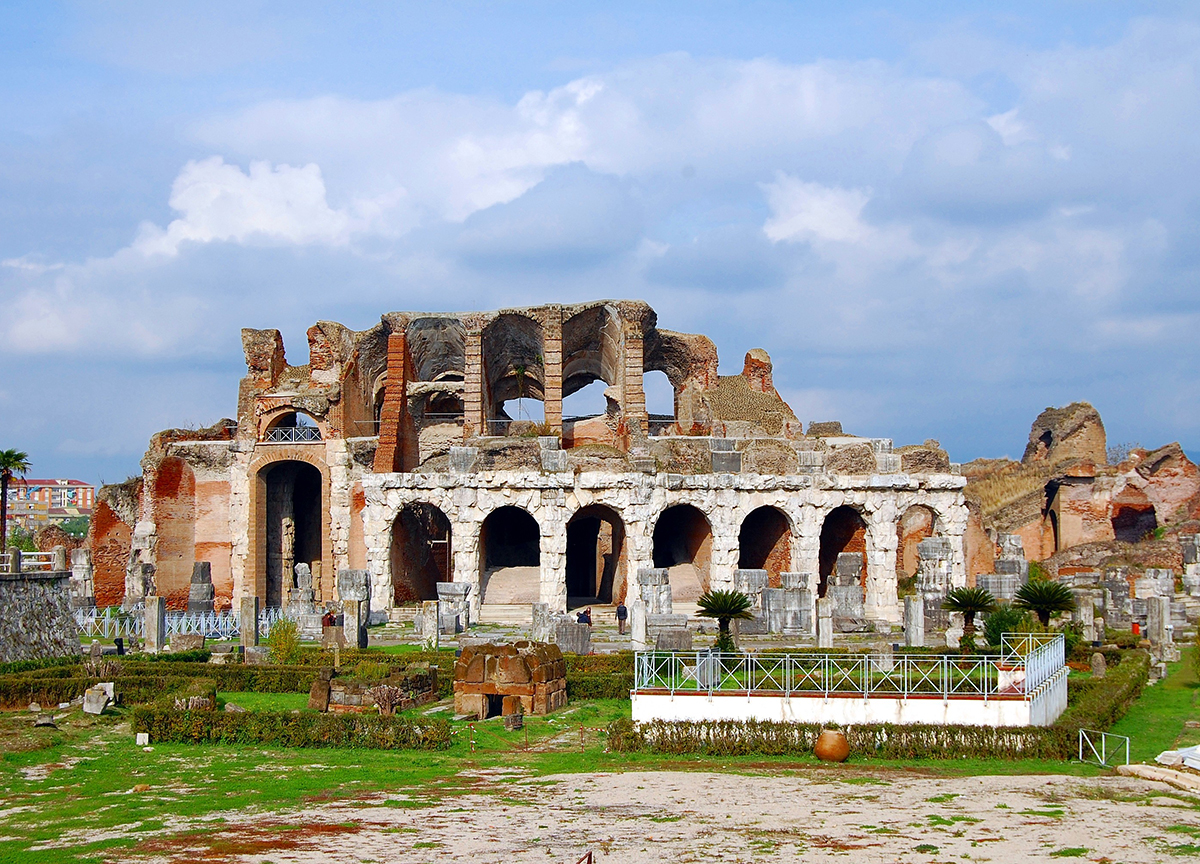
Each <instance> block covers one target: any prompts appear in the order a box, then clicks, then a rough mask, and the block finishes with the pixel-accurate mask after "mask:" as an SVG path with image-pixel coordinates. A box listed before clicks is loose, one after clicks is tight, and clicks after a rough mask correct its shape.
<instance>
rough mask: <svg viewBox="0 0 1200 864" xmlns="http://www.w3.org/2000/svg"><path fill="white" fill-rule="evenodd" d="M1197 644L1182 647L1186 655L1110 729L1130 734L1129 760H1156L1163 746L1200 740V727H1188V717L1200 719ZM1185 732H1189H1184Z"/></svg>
mask: <svg viewBox="0 0 1200 864" xmlns="http://www.w3.org/2000/svg"><path fill="white" fill-rule="evenodd" d="M1195 651H1196V647H1195V646H1194V645H1189V646H1188V647H1186V648H1184V649H1183V659H1182V660H1180V662H1178V663H1171V664H1168V666H1167V677H1166V678H1164V679H1163V680H1162V681H1159V682H1158V683H1157V684H1155V685H1154V686H1152V687H1147V688H1146V689H1145V691H1143V693H1142V698H1140V699H1139V700H1138V701H1137V702H1136V703H1135V704H1134V706H1133V707H1132V708H1130V709H1129V713H1128V714H1126V715H1125V716H1124V717H1122V718H1121V719H1120V720H1118V721H1117V722H1116V723H1115V724H1114V725H1113V727H1112V728H1111V729H1110V730H1109V731H1110V732H1113V733H1114V734H1117V735H1126V736H1128V737H1129V739H1130V740H1129V761H1130V762H1153V761H1154V757H1155V756H1157V755H1158V754H1159V753H1161V752H1162V751H1164V750H1174V749H1175V748H1176V747H1177V746H1185V747H1186V746H1189V745H1191V744H1197V743H1200V734H1197V733H1200V729H1188V728H1186V727H1185V726H1184V724H1185V723H1186V722H1187V721H1188V720H1200V705H1198V704H1197V701H1196V694H1197V691H1198V689H1200V681H1197V679H1196V673H1195V671H1194V670H1193V669H1192V655H1193V653H1194V652H1195ZM1185 733H1186V734H1185Z"/></svg>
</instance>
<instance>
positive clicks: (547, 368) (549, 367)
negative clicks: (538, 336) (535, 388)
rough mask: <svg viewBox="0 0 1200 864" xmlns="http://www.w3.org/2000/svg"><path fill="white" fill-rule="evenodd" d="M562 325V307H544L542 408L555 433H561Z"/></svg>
mask: <svg viewBox="0 0 1200 864" xmlns="http://www.w3.org/2000/svg"><path fill="white" fill-rule="evenodd" d="M562 325H563V320H562V307H561V306H548V307H546V310H545V320H544V321H543V322H542V372H543V377H544V378H545V380H544V381H543V382H542V383H543V393H544V396H545V401H544V402H543V409H544V410H545V415H546V425H547V426H549V427H550V431H551V433H553V434H555V435H561V434H562V416H563V415H562V400H563V392H562V385H563V380H562V364H563V338H562Z"/></svg>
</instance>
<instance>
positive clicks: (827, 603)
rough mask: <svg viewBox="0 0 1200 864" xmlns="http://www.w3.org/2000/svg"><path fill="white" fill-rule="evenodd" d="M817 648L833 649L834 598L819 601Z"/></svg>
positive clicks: (819, 599) (823, 598)
mask: <svg viewBox="0 0 1200 864" xmlns="http://www.w3.org/2000/svg"><path fill="white" fill-rule="evenodd" d="M817 647H818V648H832V647H833V598H832V597H820V598H818V599H817Z"/></svg>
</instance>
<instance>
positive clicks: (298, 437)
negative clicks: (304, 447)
mask: <svg viewBox="0 0 1200 864" xmlns="http://www.w3.org/2000/svg"><path fill="white" fill-rule="evenodd" d="M263 440H264V441H266V442H267V443H268V444H308V443H310V442H313V441H320V440H321V430H320V429H318V428H317V427H316V426H276V427H274V428H273V429H268V430H267V437H266V438H264V439H263Z"/></svg>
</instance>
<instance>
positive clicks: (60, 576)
mask: <svg viewBox="0 0 1200 864" xmlns="http://www.w3.org/2000/svg"><path fill="white" fill-rule="evenodd" d="M81 652H82V647H81V645H80V641H79V630H78V628H77V627H76V625H75V617H74V615H73V614H72V611H71V574H70V573H69V572H52V573H29V572H26V573H0V662H4V663H11V662H15V661H17V660H33V659H36V658H40V657H71V656H78V655H79V654H80V653H81Z"/></svg>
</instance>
